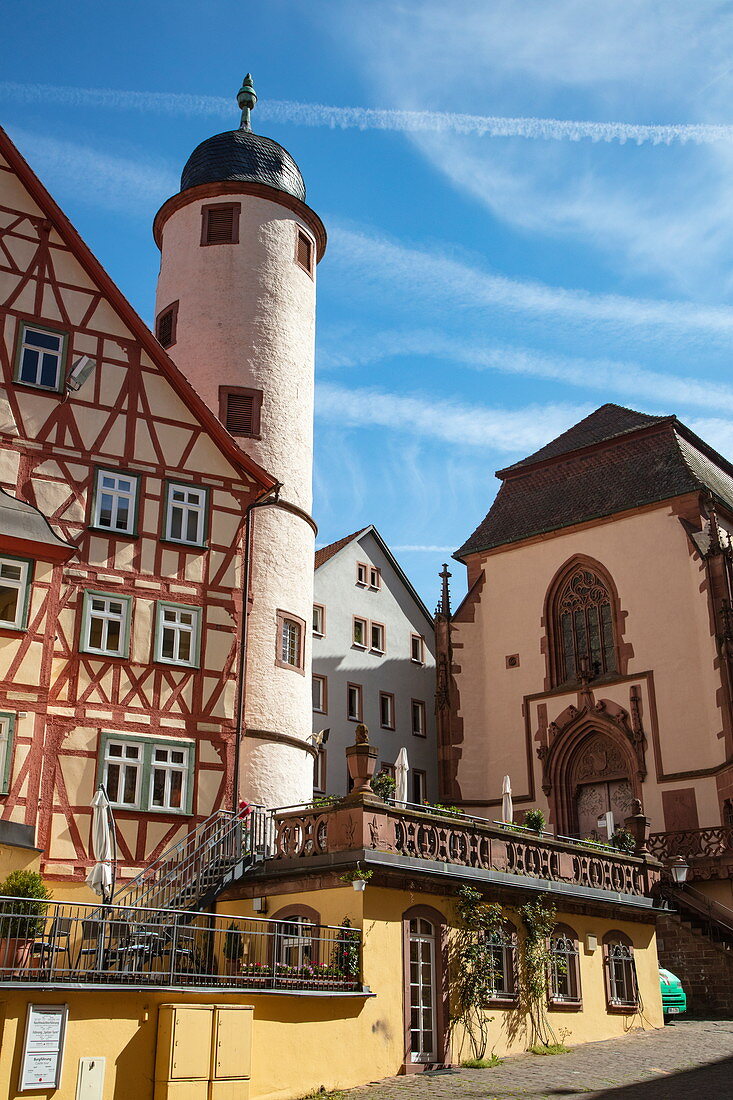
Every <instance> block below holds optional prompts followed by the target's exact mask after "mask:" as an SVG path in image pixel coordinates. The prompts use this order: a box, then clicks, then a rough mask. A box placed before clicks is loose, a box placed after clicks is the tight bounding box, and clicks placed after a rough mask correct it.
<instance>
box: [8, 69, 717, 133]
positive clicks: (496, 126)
mask: <svg viewBox="0 0 733 1100" xmlns="http://www.w3.org/2000/svg"><path fill="white" fill-rule="evenodd" d="M0 98H3V99H6V100H13V101H14V102H16V103H44V104H46V105H49V106H51V105H53V104H54V103H60V104H64V105H65V106H71V107H102V108H107V109H110V110H117V111H142V112H144V113H153V112H156V113H160V114H174V115H179V116H180V115H189V116H202V115H203V116H215V117H218V118H222V119H231V117H232V111H233V99H234V97H233V96H232V97H229V98H226V99H225V98H224V97H222V96H203V95H187V94H185V93H183V92H128V91H118V90H115V89H111V88H71V87H63V86H55V85H51V84H18V83H12V82H9V81H6V82H3V83H0ZM257 117H258V118H261V119H262V120H263V121H269V122H292V123H295V124H296V125H299V126H328V127H330V128H331V129H341V130H351V129H357V130H394V131H399V132H402V133H426V132H428V133H429V132H435V133H439V132H452V133H456V134H472V135H475V136H477V137H522V138H530V139H534V140H539V141H582V140H584V139H588V140H590V141H596V142H598V141H603V142H613V141H617V142H619V143H620V144H624V143H625V142H635V143H636V144H637V145H644V144H652V145H671V144H673V143H682V144H685V143H687V142H692V143H694V144H697V145H708V144H711V143H714V142H720V141H727V142H730V141H733V125H718V124H713V123H679V124H678V123H670V124H662V125H643V124H637V123H631V122H582V121H572V120H570V121H568V120H563V119H556V118H500V117H497V116H493V115H468V114H453V113H449V112H446V111H400V110H381V109H379V108H376V107H329V106H326V105H325V104H321V103H297V102H294V101H292V100H285V99H279V100H278V99H271V100H265V101H264V102H262V103H260V104H259V105H258V107H257Z"/></svg>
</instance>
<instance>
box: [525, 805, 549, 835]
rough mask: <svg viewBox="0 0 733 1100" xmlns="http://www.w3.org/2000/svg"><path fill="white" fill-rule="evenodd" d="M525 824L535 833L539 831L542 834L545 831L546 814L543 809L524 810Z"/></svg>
mask: <svg viewBox="0 0 733 1100" xmlns="http://www.w3.org/2000/svg"><path fill="white" fill-rule="evenodd" d="M524 824H525V825H526V827H527V828H528V829H531V830H532V832H533V833H538V834H539V836H542V834H543V832H544V831H545V815H544V814H543V812H542V810H539V809H534V810H525V812H524Z"/></svg>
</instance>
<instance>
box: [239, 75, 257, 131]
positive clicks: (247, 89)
mask: <svg viewBox="0 0 733 1100" xmlns="http://www.w3.org/2000/svg"><path fill="white" fill-rule="evenodd" d="M256 102H257V93H256V92H255V86H254V84H253V83H252V73H247V75H246V76H245V78H244V80H243V81H242V87H241V88H240V89H239V91H238V92H237V103H238V104H239V106H240V107H241V109H242V121H241V122H240V124H239V129H240V130H247V131H248V132H250V133H251V132H252V127H251V126H250V124H249V113H250V111H252V110H254V105H255V103H256Z"/></svg>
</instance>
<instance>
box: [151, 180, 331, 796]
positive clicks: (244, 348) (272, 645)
mask: <svg viewBox="0 0 733 1100" xmlns="http://www.w3.org/2000/svg"><path fill="white" fill-rule="evenodd" d="M216 201H217V200H216V199H203V200H202V199H194V200H192V201H191V202H190V203H188V204H187V205H186V206H183V207H181V208H180V209H178V210H176V211H175V212H174V213H173V214H172V215H171V216H170V218H169V219H168V221H167V222H166V223H165V226H164V228H163V233H162V261H161V271H160V277H159V280H158V290H157V296H156V316H157V314H158V313H159V312H160V311H161V310H163V309H165V308H166V307H167V306H168V305H170V304H171V303H173V302H175V301H178V303H179V305H178V318H177V331H176V342H175V344H174V345H173V346H172V347H171V348H170V349H169V354H170V355H171V357H172V358H173V359H174V361H175V362H176V363H177V365H178V366H179V367H180V368H181V369H182V370H183V372H184V373H185V374H186V375H187V377H188V378H189V381H191V382H192V384H193V385H194V386H195V388H196V390H197V391H198V393H199V394H200V395H201V397H203V399H204V400H205V401H206V402H207V404H208V405H209V406H210V408H211V409H213V411H214V412H215V413H216V414H217V415H218V413H219V386H222V385H232V386H251V387H255V388H257V389H260V390H262V392H263V401H262V410H261V424H260V438H259V439H249V438H239V439H238V442H239V443H240V445H241V446H242V448H243V450H245V451H246V452H247V454H249V455H251V456H252V458H254V459H255V460H256V461H257V462H259V463H260V464H261V465H262V466H263V467H264V468H265V469H266V470H267V471H268V473H270V474H272V475H273V476H275V477H276V478H277V479H278V481H280V482H282V484H283V488H282V499H283V500H286V501H289V502H290V503H292V504H296V505H297V506H298V507H300V508H302V509H304V510H305V511H306V512H309V511H310V508H311V503H312V467H313V387H314V339H315V280H314V279H313V278H311V276H310V275H309V274H308V273H307V272H306V271H304V270H303V269H302V268H301V267H300V266H299V265H298V264H297V263H296V261H295V250H296V236H297V229H298V228H301V229H303V230H304V231H305V232H307V233H308V234H309V236H312V235H311V233H310V230H309V229H308V227H307V225H305V223H304V222H302V221H301V220H300V219H299V218H298V217H297V216H296V215H295V214H294V213H293V212H292V211H291V210H289V209H287V208H286V207H284V206H280V205H279V204H278V203H276V202H271V201H269V200H268V199H262V198H256V197H254V196H251V195H246V194H242V195H237V194H227V195H226V196H224V197H223V198H222V199H221V200H218V201H222V202H240V203H241V212H240V218H239V242H238V243H237V244H221V245H207V246H202V245H201V244H200V239H201V208H202V206H204V205H207V204H209V203H211V202H216ZM254 528H255V533H254V540H253V554H252V589H251V590H252V592H253V595H254V598H253V603H252V608H251V611H250V618H249V636H248V655H247V680H246V704H245V725H246V728H247V729H248V730H252V731H255V730H264V731H268V732H270V733H274V734H276V735H285V736H286V737H295V738H297V739H299V740H301V741H305V739H306V738H307V737H308V736H309V734H310V732H311V694H310V693H311V666H310V661H311V644H310V643H311V638H310V629H309V627H310V621H311V614H312V603H313V553H314V534H313V531H312V529H311V528H310V526H309V525H308V524H307V523H306V522H305V520H303V519H302V518H300V517H298V516H295V515H293V514H292V513H288V512H285V511H282V510H281V509H277V508H260V509H257V510H256V511H255V513H254ZM278 610H282V611H284V612H289V613H291V614H294V615H296V616H298V617H299V618H301V619H303V620H304V622H305V624H306V628H305V630H304V638H303V644H304V649H305V654H304V669H303V673H302V674H301V673H299V672H296V671H293V670H291V669H284V668H280V667H278V666H277V665H276V664H275V656H276V649H277V611H278ZM312 775H313V764H312V757H311V756H310V754H309V753H308V752H306V751H304V750H302V749H298V748H297V747H292V746H289V745H284V744H282V743H277V742H275V741H267V740H261V739H257V738H255V737H249V736H248V737H245V739H244V743H243V747H242V767H241V781H242V785H241V790H242V794H243V796H244V797H246V798H248V799H250V800H252V801H256V802H261V803H264V804H266V805H289V804H292V803H296V802H301V801H305V800H306V799H308V798H310V796H311V793H312Z"/></svg>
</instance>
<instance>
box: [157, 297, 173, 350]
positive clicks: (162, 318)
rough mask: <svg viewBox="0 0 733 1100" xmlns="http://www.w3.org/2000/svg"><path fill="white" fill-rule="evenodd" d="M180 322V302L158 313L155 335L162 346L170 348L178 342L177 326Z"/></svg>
mask: <svg viewBox="0 0 733 1100" xmlns="http://www.w3.org/2000/svg"><path fill="white" fill-rule="evenodd" d="M177 322H178V302H174V303H173V305H172V306H168V308H167V309H164V310H163V312H162V313H159V314H158V319H157V321H156V322H155V335H156V336H157V338H158V343H159V344H160V345H161V347H164V348H169V347H171V345H173V344H175V342H176V328H177Z"/></svg>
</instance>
